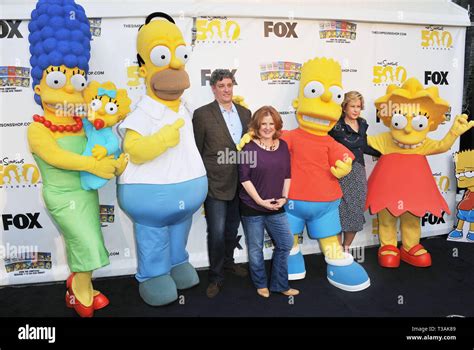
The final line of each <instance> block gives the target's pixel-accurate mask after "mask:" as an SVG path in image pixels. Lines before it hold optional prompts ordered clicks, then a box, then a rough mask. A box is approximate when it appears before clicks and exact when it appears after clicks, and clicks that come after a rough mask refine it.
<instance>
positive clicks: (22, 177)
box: [0, 157, 40, 188]
mask: <svg viewBox="0 0 474 350" xmlns="http://www.w3.org/2000/svg"><path fill="white" fill-rule="evenodd" d="M39 182H40V172H39V170H38V167H37V166H36V165H35V164H27V163H25V162H24V159H19V160H14V161H13V160H10V159H9V158H8V157H5V158H3V159H1V161H0V188H15V187H27V186H28V187H31V186H36V185H37V184H38V183H39Z"/></svg>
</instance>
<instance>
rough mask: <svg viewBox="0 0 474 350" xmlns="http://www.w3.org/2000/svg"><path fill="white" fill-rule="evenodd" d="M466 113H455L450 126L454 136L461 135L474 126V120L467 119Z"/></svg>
mask: <svg viewBox="0 0 474 350" xmlns="http://www.w3.org/2000/svg"><path fill="white" fill-rule="evenodd" d="M467 119H468V115H467V114H461V115H457V116H456V118H455V119H454V123H453V126H452V127H451V132H452V133H453V134H454V135H456V136H461V135H462V134H464V133H465V132H466V131H468V130H469V129H470V128H472V127H473V126H474V120H471V121H468V120H467Z"/></svg>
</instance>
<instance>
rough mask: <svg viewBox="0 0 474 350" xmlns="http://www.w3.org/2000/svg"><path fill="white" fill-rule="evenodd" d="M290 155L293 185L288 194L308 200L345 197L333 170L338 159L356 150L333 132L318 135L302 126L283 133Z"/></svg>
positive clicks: (328, 200) (342, 158)
mask: <svg viewBox="0 0 474 350" xmlns="http://www.w3.org/2000/svg"><path fill="white" fill-rule="evenodd" d="M281 138H282V139H283V140H285V142H286V143H287V144H288V149H289V151H290V155H291V185H290V193H289V194H288V198H290V199H295V200H300V201H309V202H331V201H335V200H337V199H339V198H341V197H342V190H341V187H340V185H339V181H338V179H337V178H336V177H335V176H334V175H333V174H332V173H331V170H330V169H331V167H332V166H334V165H335V163H336V160H344V159H345V158H347V157H351V158H352V160H354V158H355V157H354V154H352V152H351V151H349V149H347V148H346V147H345V146H343V145H341V144H340V143H338V142H337V141H335V140H334V139H333V138H332V137H331V136H317V135H313V134H311V133H309V132H307V131H304V130H302V129H300V128H297V129H294V130H290V131H284V132H283V135H282V137H281Z"/></svg>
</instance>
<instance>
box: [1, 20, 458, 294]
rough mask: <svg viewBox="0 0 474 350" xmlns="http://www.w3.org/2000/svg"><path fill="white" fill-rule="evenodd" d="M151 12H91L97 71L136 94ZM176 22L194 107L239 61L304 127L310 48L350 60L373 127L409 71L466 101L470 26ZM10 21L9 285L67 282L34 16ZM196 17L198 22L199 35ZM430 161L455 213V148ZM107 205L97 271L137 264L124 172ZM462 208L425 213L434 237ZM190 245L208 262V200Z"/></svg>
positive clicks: (255, 95)
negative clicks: (185, 47) (52, 197)
mask: <svg viewBox="0 0 474 350" xmlns="http://www.w3.org/2000/svg"><path fill="white" fill-rule="evenodd" d="M144 20H145V18H91V19H90V22H91V31H92V34H93V36H92V39H93V40H92V58H91V62H90V73H89V80H98V81H100V82H103V81H109V80H110V81H113V82H115V83H116V85H117V86H119V87H122V88H126V89H127V90H128V92H129V94H130V96H131V98H132V100H133V102H134V103H136V102H137V101H138V99H139V97H140V96H142V95H143V94H144V93H145V86H144V83H143V80H142V79H140V78H139V77H138V75H137V67H138V66H137V62H136V50H135V42H136V35H137V30H138V27H139V26H140V25H141V24H143V23H144ZM175 20H176V23H177V25H178V26H179V27H180V28H181V30H182V31H183V33H184V35H185V38H186V41H187V42H188V43H189V44H190V45H191V44H192V45H193V53H192V56H191V59H190V61H189V62H188V64H187V71H188V73H189V75H190V77H191V88H190V89H189V90H188V91H187V92H186V93H185V98H186V100H187V101H188V102H189V103H190V104H191V105H193V106H194V107H199V106H201V105H203V104H207V103H209V102H210V101H212V100H213V96H212V93H211V89H210V86H209V77H210V74H211V71H212V70H213V69H216V68H228V69H231V70H233V71H234V72H235V76H236V79H237V83H238V85H237V86H236V87H235V93H236V94H239V95H242V96H244V97H245V100H246V102H247V103H248V105H249V107H250V108H251V109H252V110H256V109H257V108H258V107H260V106H261V105H264V104H270V105H273V106H275V107H276V108H277V110H279V111H280V113H281V115H282V117H283V120H284V125H285V129H292V128H295V127H296V122H295V117H294V110H293V109H292V107H291V101H292V99H293V98H294V97H295V96H296V95H297V91H298V86H299V78H300V67H301V65H302V63H304V62H305V61H306V60H308V59H310V58H314V57H316V56H327V57H332V58H334V59H336V60H338V61H339V62H340V63H341V66H342V69H343V84H344V89H345V91H349V90H359V91H360V92H362V94H363V95H364V96H365V98H366V110H365V111H364V112H363V114H364V116H365V118H366V119H367V120H368V122H369V125H370V128H369V133H370V134H374V133H378V132H383V131H386V128H385V127H384V126H383V124H382V123H380V122H379V121H377V120H376V118H375V109H374V106H373V102H374V100H375V99H376V98H377V97H379V96H381V95H383V94H384V92H385V89H386V87H387V86H388V84H392V83H395V84H401V83H403V82H404V81H405V80H406V79H407V78H408V77H412V76H414V77H416V78H418V79H419V80H420V81H421V82H423V83H425V84H436V85H438V86H439V89H440V95H441V96H442V97H443V98H444V99H446V100H448V101H449V102H450V103H451V118H453V117H454V116H455V115H456V114H458V113H460V111H461V100H462V85H463V81H462V79H463V67H464V61H463V57H464V42H465V29H464V28H461V27H441V26H422V25H419V26H418V25H396V24H381V23H355V22H347V21H343V20H337V21H336V20H335V21H317V20H293V19H282V18H280V19H278V18H275V19H261V18H260V19H259V18H226V17H218V18H210V17H200V18H197V19H193V18H188V17H175ZM0 24H1V35H0V38H1V39H0V47H1V50H0V107H1V114H0V140H1V148H0V209H1V215H2V223H1V224H0V225H1V234H0V240H1V242H2V245H1V252H0V255H1V258H2V259H1V263H0V285H9V284H24V283H37V282H46V281H54V280H64V279H65V278H66V277H67V275H68V273H69V270H68V267H67V261H66V256H65V248H64V243H63V240H62V237H61V235H60V233H59V232H58V230H57V228H56V227H55V225H54V224H53V222H52V221H51V218H50V217H49V216H48V213H47V211H46V210H45V209H44V205H43V201H42V198H41V188H42V179H41V176H40V174H39V172H38V168H37V166H36V165H35V162H34V160H33V158H32V156H31V154H30V153H29V150H28V145H27V139H26V130H27V126H28V125H29V123H31V121H32V119H31V118H32V115H33V114H35V113H41V109H40V108H39V106H37V105H36V104H35V103H34V100H33V91H32V88H31V83H32V80H31V77H30V67H29V50H28V40H27V38H28V27H27V25H28V21H26V20H15V19H12V20H2V21H0ZM193 26H195V28H196V30H197V33H196V37H195V38H194V40H193V38H192V28H193ZM451 122H452V119H451ZM451 122H447V123H446V124H444V125H441V126H440V127H439V129H438V130H437V131H436V132H434V133H432V134H431V137H432V138H435V139H440V138H442V137H443V136H444V135H445V134H446V132H447V131H448V130H449V127H450V124H451ZM453 149H457V148H456V147H453ZM366 160H367V166H366V168H367V173H368V174H370V172H371V170H372V168H373V165H374V163H373V161H372V159H371V158H370V157H367V158H366ZM429 162H430V165H431V167H432V170H433V177H434V178H435V180H436V182H437V183H438V184H439V188H440V190H441V192H442V194H443V196H444V197H445V199H446V201H447V202H448V203H449V205H450V208H451V210H452V211H453V212H454V209H455V208H454V207H455V190H456V181H455V178H454V176H453V175H454V173H453V162H452V153H451V152H448V153H445V154H442V155H437V156H432V157H429ZM400 181H403V179H400ZM420 195H423V194H420ZM100 203H101V220H102V226H103V234H104V237H105V242H106V245H107V248H108V250H109V252H110V260H111V264H110V265H109V266H107V267H104V268H102V269H100V270H98V271H96V273H95V276H96V277H97V276H113V275H126V274H133V273H135V271H136V254H135V242H134V235H133V230H132V224H131V221H130V220H129V219H128V217H127V216H126V215H125V214H124V213H123V212H122V211H121V210H120V208H119V206H118V204H117V198H116V186H115V181H110V182H109V183H108V184H107V186H106V187H104V188H103V189H101V190H100ZM157 210H159V208H157ZM453 218H454V215H453V214H452V215H446V214H445V215H444V216H443V218H442V219H436V218H434V217H432V216H426V217H424V218H423V219H422V225H423V227H422V230H423V231H422V232H423V236H430V235H438V234H443V233H447V232H449V230H450V228H451V227H452V223H453ZM366 220H367V223H366V225H365V227H364V230H363V232H361V233H359V234H358V235H357V238H356V241H355V244H356V245H359V246H366V245H374V244H378V237H377V223H376V218H375V217H373V216H370V215H369V214H368V213H366ZM239 236H240V245H239V247H238V249H236V252H235V255H236V260H237V261H238V262H243V261H247V252H246V247H245V239H244V237H243V232H242V230H241V229H240V231H239ZM188 250H189V252H190V259H191V262H192V263H193V264H194V265H195V266H196V267H205V266H208V257H207V248H206V222H205V218H204V215H203V209H201V210H199V211H198V212H197V213H196V214H195V215H194V221H193V226H192V229H191V232H190V236H189V243H188ZM302 251H303V253H305V254H308V253H315V252H319V251H320V250H319V246H318V243H317V241H314V240H310V239H308V238H307V236H306V235H304V237H303V244H302ZM271 253H272V249H271V241H270V240H269V239H267V242H266V245H265V256H266V258H270V257H271Z"/></svg>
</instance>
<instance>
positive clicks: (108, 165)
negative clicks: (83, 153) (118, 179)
mask: <svg viewBox="0 0 474 350" xmlns="http://www.w3.org/2000/svg"><path fill="white" fill-rule="evenodd" d="M92 159H93V160H94V164H93V167H92V169H90V170H89V172H90V173H92V174H94V175H97V176H98V177H102V178H104V179H111V178H113V177H114V175H115V169H116V167H117V161H116V160H115V159H114V156H113V155H111V156H108V157H105V158H103V159H102V160H97V159H95V158H92Z"/></svg>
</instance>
